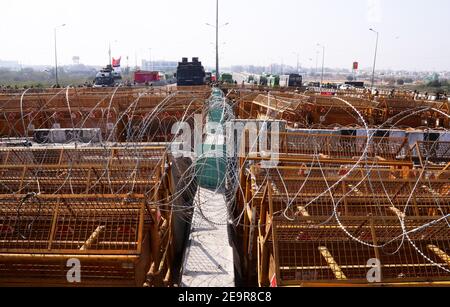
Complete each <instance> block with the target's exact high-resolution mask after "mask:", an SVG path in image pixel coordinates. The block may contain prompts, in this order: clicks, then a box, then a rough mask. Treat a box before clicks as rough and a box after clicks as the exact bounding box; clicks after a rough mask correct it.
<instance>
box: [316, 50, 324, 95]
mask: <svg viewBox="0 0 450 307" xmlns="http://www.w3.org/2000/svg"><path fill="white" fill-rule="evenodd" d="M317 46H319V47H322V75H321V77H320V88H322V85H323V76H324V72H325V46H323V45H321V44H317Z"/></svg>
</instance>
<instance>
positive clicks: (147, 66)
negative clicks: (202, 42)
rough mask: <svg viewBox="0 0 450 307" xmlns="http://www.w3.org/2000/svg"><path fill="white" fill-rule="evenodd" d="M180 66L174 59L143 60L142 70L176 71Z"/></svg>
mask: <svg viewBox="0 0 450 307" xmlns="http://www.w3.org/2000/svg"><path fill="white" fill-rule="evenodd" d="M177 67H178V62H174V61H147V60H142V70H147V71H162V72H175V71H176V70H177Z"/></svg>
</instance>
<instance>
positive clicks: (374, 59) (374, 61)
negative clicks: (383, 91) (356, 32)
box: [369, 28, 379, 91]
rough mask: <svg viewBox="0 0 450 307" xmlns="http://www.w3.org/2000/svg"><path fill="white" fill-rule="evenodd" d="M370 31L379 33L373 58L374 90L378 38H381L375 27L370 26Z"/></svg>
mask: <svg viewBox="0 0 450 307" xmlns="http://www.w3.org/2000/svg"><path fill="white" fill-rule="evenodd" d="M369 30H370V31H372V32H374V33H375V34H376V35H377V42H376V44H375V55H374V58H373V70H372V91H373V89H374V85H375V68H376V65H377V53H378V38H379V33H378V32H377V31H375V30H374V29H372V28H370V29H369Z"/></svg>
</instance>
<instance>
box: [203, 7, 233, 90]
mask: <svg viewBox="0 0 450 307" xmlns="http://www.w3.org/2000/svg"><path fill="white" fill-rule="evenodd" d="M206 25H207V26H210V27H213V28H215V29H216V79H217V81H219V77H220V73H219V28H221V27H224V26H227V25H229V23H228V22H227V23H226V24H224V25H222V26H219V0H217V1H216V25H215V26H213V25H211V24H209V23H207V24H206Z"/></svg>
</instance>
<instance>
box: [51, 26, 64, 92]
mask: <svg viewBox="0 0 450 307" xmlns="http://www.w3.org/2000/svg"><path fill="white" fill-rule="evenodd" d="M65 26H66V24H62V25H60V26H57V27H55V29H54V36H55V78H56V87H59V80H58V44H57V40H56V30H57V29H58V28H60V27H65Z"/></svg>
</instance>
